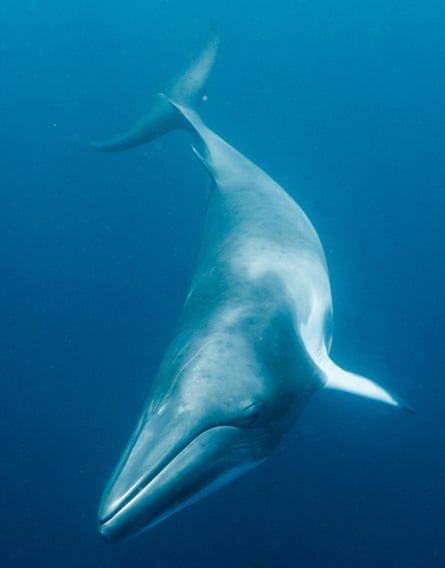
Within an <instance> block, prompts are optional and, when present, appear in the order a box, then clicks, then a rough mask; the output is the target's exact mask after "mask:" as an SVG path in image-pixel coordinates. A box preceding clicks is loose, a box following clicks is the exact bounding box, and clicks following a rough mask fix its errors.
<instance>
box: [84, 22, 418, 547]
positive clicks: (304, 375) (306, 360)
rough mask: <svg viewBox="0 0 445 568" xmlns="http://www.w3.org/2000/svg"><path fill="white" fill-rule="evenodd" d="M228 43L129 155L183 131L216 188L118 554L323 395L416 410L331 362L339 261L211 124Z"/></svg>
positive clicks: (130, 458)
mask: <svg viewBox="0 0 445 568" xmlns="http://www.w3.org/2000/svg"><path fill="white" fill-rule="evenodd" d="M219 46H220V36H219V32H218V29H217V26H216V25H215V24H212V26H211V29H210V33H209V36H208V38H207V41H206V42H205V45H204V46H203V48H202V49H201V51H200V53H199V54H198V55H197V56H196V57H195V59H193V61H192V62H191V63H190V65H189V66H188V67H187V68H186V69H185V71H183V72H182V73H180V74H179V75H178V76H177V77H176V78H175V79H174V80H173V81H172V82H171V83H170V85H169V86H168V87H167V89H166V90H165V91H164V92H162V93H159V94H157V95H156V96H155V97H154V99H153V101H152V104H151V106H150V107H149V110H148V112H147V113H146V114H145V115H144V116H143V117H142V119H141V120H140V121H139V122H138V123H137V124H136V125H135V126H134V127H133V128H131V129H130V130H128V131H127V132H125V133H123V134H122V135H119V136H117V137H115V138H112V139H111V140H107V141H105V142H95V143H92V144H91V145H92V146H93V147H94V148H96V149H97V150H102V151H118V150H126V149H128V148H132V147H135V146H138V145H140V144H145V143H147V142H150V141H152V140H155V139H156V138H158V137H159V136H161V135H163V134H166V133H167V132H169V131H171V130H173V129H176V128H182V129H185V130H186V131H188V132H189V133H190V135H191V137H192V143H193V146H192V149H193V151H194V153H195V154H196V156H197V157H198V159H199V161H200V162H201V164H202V165H203V167H204V169H205V170H206V172H207V173H208V175H209V176H210V178H211V181H212V190H211V195H210V197H209V202H208V207H207V212H206V219H205V226H204V233H203V238H202V246H201V251H200V255H199V259H198V263H197V267H196V272H195V274H194V276H193V279H192V282H191V286H190V290H189V292H188V296H187V299H186V302H185V305H184V308H183V311H182V315H181V317H180V321H179V323H178V326H177V329H176V331H175V333H174V335H173V339H172V341H171V343H170V345H169V347H168V348H167V351H166V354H165V357H164V359H163V361H162V363H161V365H160V368H159V371H158V373H157V375H156V377H155V378H154V380H153V382H152V384H151V387H150V391H149V394H148V398H147V401H146V403H145V406H144V407H143V410H142V414H141V416H140V418H139V422H138V423H137V426H136V428H135V430H134V432H133V434H132V436H131V438H130V440H129V442H128V445H127V447H126V449H125V450H124V452H123V454H122V457H121V458H120V461H119V462H118V464H117V466H116V468H115V470H114V473H113V474H112V475H111V478H110V480H109V481H108V484H107V486H106V488H105V491H104V493H103V497H102V501H101V503H100V507H99V531H100V533H101V534H102V536H103V537H104V538H105V539H106V540H109V541H118V540H121V539H123V538H126V537H129V536H131V535H135V534H137V533H139V532H141V531H143V530H145V529H148V528H150V527H153V526H154V525H156V524H157V523H159V522H160V521H162V520H164V519H165V518H167V517H168V516H170V515H172V514H173V513H175V512H176V511H178V510H179V509H181V508H183V507H184V506H186V505H188V504H190V503H192V502H194V501H196V500H198V499H200V498H202V497H203V496H205V495H206V494H208V493H209V492H210V491H213V490H215V489H217V488H219V487H221V486H222V485H224V484H226V483H228V482H229V481H231V480H233V479H234V478H236V477H237V476H239V475H241V474H243V473H244V472H246V471H248V470H249V469H251V468H253V467H254V466H256V465H258V464H260V463H261V462H262V461H264V460H265V459H266V458H267V456H268V455H269V454H270V452H271V451H272V450H273V448H275V447H276V446H277V444H278V443H279V442H280V440H281V438H282V436H283V435H284V434H285V433H286V432H287V431H288V430H289V429H290V428H291V427H292V425H293V424H294V423H295V421H296V420H297V418H298V416H299V414H300V413H301V411H302V409H303V407H304V406H305V404H306V403H307V402H308V400H309V399H310V397H311V396H312V395H313V394H314V393H315V392H316V391H317V390H319V389H322V388H325V389H326V388H327V389H338V390H341V391H347V392H350V393H354V394H356V395H360V396H363V397H368V398H370V399H374V400H378V401H381V402H384V403H387V404H389V405H392V406H395V407H401V408H405V409H406V410H409V408H408V407H407V406H406V405H405V404H403V403H402V402H401V401H400V400H399V399H398V398H396V397H395V396H394V395H392V394H390V393H389V392H388V391H387V390H386V389H384V388H383V387H381V386H379V385H378V384H376V383H375V382H374V381H372V380H370V379H368V378H365V377H361V376H358V375H356V374H354V373H352V372H348V371H345V370H343V369H341V368H340V367H339V366H338V365H336V364H335V363H334V362H333V361H332V359H331V358H330V357H329V351H330V347H331V342H332V301H331V290H330V284H329V277H328V270H327V266H326V259H325V255H324V252H323V248H322V245H321V243H320V239H319V238H318V236H317V233H316V231H315V229H314V227H313V226H312V224H311V222H310V221H309V219H308V217H307V216H306V215H305V213H304V212H303V211H302V209H301V208H300V207H299V206H298V205H297V203H296V202H295V201H294V200H293V199H292V198H291V197H290V195H289V194H288V193H286V191H285V190H284V189H283V188H282V187H280V186H279V185H278V184H277V183H276V182H275V181H274V180H273V179H271V178H270V177H269V176H268V175H267V174H266V173H265V172H264V171H263V170H262V169H260V168H259V167H258V166H257V165H255V164H254V163H253V162H251V161H250V160H249V159H247V158H246V157H245V156H243V155H242V154H241V153H240V152H238V151H237V150H236V149H235V148H233V147H232V146H231V145H230V144H228V143H227V142H226V141H225V140H223V139H222V138H220V137H219V136H218V135H217V134H215V133H214V132H213V131H212V130H211V129H210V128H208V127H207V126H206V125H205V124H204V122H203V120H202V118H201V116H200V114H199V113H198V108H199V103H200V101H201V100H202V99H203V98H204V97H205V88H206V85H207V82H208V78H209V74H210V72H211V70H212V68H213V67H214V64H215V61H216V59H217V56H218V51H219Z"/></svg>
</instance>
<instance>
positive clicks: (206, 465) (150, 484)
mask: <svg viewBox="0 0 445 568" xmlns="http://www.w3.org/2000/svg"><path fill="white" fill-rule="evenodd" d="M238 430H239V428H238V427H237V426H229V425H218V426H212V427H210V428H207V429H205V430H203V431H202V432H200V433H199V434H198V435H196V436H195V437H194V438H192V439H191V440H188V441H186V442H185V443H183V444H181V445H180V446H179V447H177V449H176V450H175V451H173V452H172V453H170V454H169V455H168V456H166V457H165V459H164V460H162V461H161V462H160V463H159V464H158V465H157V467H156V468H154V469H151V471H149V472H148V473H147V474H145V475H141V476H140V477H139V479H138V481H137V482H136V483H132V484H131V487H130V488H129V489H128V490H127V491H125V492H123V494H122V495H121V497H118V498H117V499H116V498H113V499H110V497H111V496H112V493H113V487H114V485H115V483H116V482H117V481H119V482H120V483H121V480H122V479H123V478H124V477H125V475H126V466H127V463H128V462H124V464H123V466H122V467H121V468H119V471H118V474H117V476H116V477H115V479H114V480H113V482H112V483H111V487H110V491H107V492H106V494H105V495H104V498H103V503H102V504H101V507H100V513H99V519H98V524H99V531H100V533H101V535H102V536H103V537H104V538H105V539H106V540H109V541H115V540H121V539H122V538H125V537H126V536H130V535H131V534H134V533H137V532H141V531H142V530H144V529H146V528H149V527H152V526H154V525H155V524H157V523H158V522H160V521H161V520H163V519H164V518H166V517H168V516H170V515H171V514H172V513H173V512H175V511H176V510H178V509H180V508H182V507H183V506H185V505H186V504H188V503H189V502H191V501H194V500H197V499H198V498H199V496H198V497H196V495H197V494H198V493H199V494H200V493H201V492H202V491H203V490H205V489H206V487H207V486H208V485H210V484H212V483H213V482H214V481H215V479H216V478H217V477H218V476H219V472H218V471H217V469H218V468H217V466H216V464H217V462H218V461H219V459H220V456H221V455H223V453H224V449H225V450H227V442H228V441H229V439H232V437H233V434H234V433H235V432H236V431H238ZM221 450H222V451H221ZM130 455H131V451H130V452H129V454H128V456H130Z"/></svg>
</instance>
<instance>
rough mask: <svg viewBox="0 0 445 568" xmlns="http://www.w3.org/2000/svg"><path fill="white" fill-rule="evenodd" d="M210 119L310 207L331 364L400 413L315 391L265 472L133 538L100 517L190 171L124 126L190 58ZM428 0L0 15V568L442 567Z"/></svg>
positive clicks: (154, 5) (177, 272)
mask: <svg viewBox="0 0 445 568" xmlns="http://www.w3.org/2000/svg"><path fill="white" fill-rule="evenodd" d="M212 16H214V17H216V18H217V20H218V22H219V24H220V27H221V33H222V39H223V44H222V50H221V55H220V59H219V61H218V64H217V66H216V69H215V71H214V74H213V76H212V78H211V80H210V85H209V89H208V101H207V102H205V103H204V105H203V107H202V112H203V116H204V117H205V119H206V121H207V122H208V124H209V125H210V126H211V127H212V128H214V129H215V130H216V131H217V132H218V133H219V134H221V135H222V136H223V137H225V138H226V139H227V140H228V141H229V142H230V143H232V144H234V145H235V146H236V147H237V148H238V149H239V150H240V151H241V152H243V153H244V154H245V155H246V156H248V157H249V158H251V159H253V161H255V162H256V163H257V164H258V165H259V166H261V167H262V168H263V169H265V171H267V172H268V173H269V174H271V175H272V177H274V178H275V179H276V180H277V181H278V182H279V183H280V184H281V185H283V187H285V188H286V189H287V190H288V191H289V193H290V194H291V195H292V196H293V197H294V198H295V199H296V200H297V201H298V203H299V204H300V205H301V206H302V207H303V208H304V210H305V211H306V213H307V214H308V215H309V217H310V219H311V220H312V222H313V223H314V225H315V227H316V229H317V231H318V233H319V235H320V237H321V239H322V242H323V244H324V247H325V251H326V255H327V258H328V263H329V269H330V275H331V281H332V288H333V298H334V311H335V333H334V344H333V355H334V358H335V359H336V361H337V362H338V363H339V364H341V365H343V366H345V367H346V368H348V369H352V370H354V371H356V372H359V373H362V374H365V375H368V376H370V377H372V378H374V379H375V380H377V381H378V382H380V383H381V384H382V385H384V386H385V387H387V388H388V389H390V390H391V391H393V392H395V393H397V394H398V395H399V396H401V397H402V398H404V399H405V400H407V401H408V402H409V404H410V405H411V406H413V407H414V408H415V410H416V412H417V415H416V416H411V415H409V414H407V413H403V412H399V411H397V410H394V409H393V408H389V407H385V406H384V405H380V404H378V403H375V402H372V401H368V400H363V399H359V398H357V397H353V396H351V395H346V394H341V393H337V392H334V391H331V392H321V393H318V394H317V395H315V396H314V397H313V399H312V401H311V402H310V403H309V405H308V407H307V409H306V410H305V412H304V413H303V416H302V418H301V420H300V421H299V423H298V425H297V426H296V427H295V428H294V430H293V431H292V432H291V434H290V435H289V436H287V438H286V439H285V441H284V443H283V444H282V445H281V447H280V449H279V450H278V451H276V452H275V453H274V454H273V455H272V456H271V458H270V459H269V460H268V461H267V462H266V463H265V464H264V465H262V466H261V467H259V468H257V469H255V470H253V471H252V472H251V473H249V474H248V475H245V476H244V477H241V478H239V479H238V480H237V481H236V482H234V483H233V484H231V485H229V486H227V487H225V488H224V489H222V490H221V491H219V492H217V493H215V494H213V495H211V496H209V497H207V498H206V499H204V500H202V501H200V502H198V503H196V504H194V505H193V506H190V507H189V508H187V509H185V510H183V511H181V512H180V513H178V514H176V515H175V516H173V517H171V518H170V519H169V520H167V521H165V522H164V523H162V524H160V525H158V526H157V527H155V528H154V529H152V530H151V531H149V532H147V533H144V534H143V535H141V536H139V537H137V538H136V539H134V540H130V541H128V542H124V543H121V544H117V545H110V544H108V543H105V542H104V541H102V539H101V538H100V536H99V534H98V532H97V527H96V522H97V521H96V514H97V507H98V503H99V499H100V496H101V493H102V490H103V488H104V484H105V482H106V480H107V478H108V475H109V474H110V472H111V470H112V468H113V467H114V465H115V463H116V461H117V459H118V457H119V455H120V452H121V451H122V449H123V447H124V445H125V443H126V441H127V439H128V436H129V434H130V433H131V431H132V429H133V427H134V425H135V423H136V420H137V418H138V415H139V412H140V410H141V407H142V404H143V401H144V399H145V396H146V394H147V391H148V385H149V383H150V380H151V378H152V377H153V375H154V374H155V372H156V370H157V367H158V365H159V363H160V360H161V358H162V355H163V352H164V350H165V348H166V346H167V344H168V342H169V339H170V338H171V335H172V332H173V329H174V326H175V322H176V321H177V318H178V315H179V313H180V310H181V306H182V304H183V302H184V299H185V295H186V293H187V288H188V285H189V282H190V278H191V275H192V274H193V269H194V265H195V260H196V255H197V251H198V248H199V239H200V235H201V229H202V224H203V219H204V214H205V207H206V185H207V180H206V174H205V173H204V172H203V171H202V168H201V167H200V165H199V164H198V163H197V161H196V159H195V158H194V157H193V155H192V153H191V152H190V151H189V149H188V147H189V145H190V141H189V139H188V138H187V137H186V135H184V134H183V133H173V134H170V135H169V136H167V137H165V138H162V139H160V140H158V141H157V142H156V143H154V144H151V145H148V146H145V147H141V148H137V149H135V150H132V151H129V152H126V153H121V154H111V155H110V154H100V153H97V152H94V151H93V150H91V149H90V148H89V146H88V141H89V140H91V139H100V138H104V137H107V136H108V135H111V134H114V133H116V132H120V131H121V130H122V129H123V128H125V127H126V126H127V125H128V124H129V123H130V122H131V121H132V119H133V118H134V117H136V116H138V115H139V113H140V110H141V109H142V108H144V106H145V104H146V102H147V100H148V96H149V95H151V94H152V93H154V92H155V91H157V90H159V89H161V88H162V87H163V85H165V82H166V80H167V79H168V78H169V77H170V76H171V75H172V73H173V74H174V73H175V72H176V71H177V70H179V69H181V67H182V66H183V65H184V64H185V63H187V62H188V59H189V54H194V53H195V52H196V50H197V49H198V48H199V47H200V46H201V44H202V41H203V39H204V38H205V36H206V32H207V29H208V26H209V20H210V18H211V17H212ZM444 26H445V3H444V2H443V1H442V0H427V1H423V2H421V1H420V0H417V1H414V0H403V1H402V0H373V1H371V0H364V1H362V2H355V1H353V0H343V1H339V0H337V1H334V0H274V1H273V2H269V1H266V0H212V1H207V2H205V1H204V0H199V1H192V0H190V1H188V2H185V1H180V0H163V1H161V0H150V1H149V0H145V1H143V0H127V1H126V2H117V1H116V0H114V1H113V0H111V1H110V0H108V1H104V0H97V1H94V2H93V1H91V0H76V1H74V0H65V1H62V0H46V1H45V2H39V1H38V0H22V1H21V2H16V1H14V0H3V1H2V2H1V4H0V70H1V79H0V119H1V120H0V125H1V137H0V150H1V151H0V166H1V172H0V176H1V177H0V247H1V256H0V271H1V280H0V281H1V288H0V291H1V293H0V384H1V391H0V449H1V465H0V487H1V499H0V565H1V566H5V567H6V566H7V567H14V568H15V567H22V566H37V567H45V568H52V567H61V566H63V567H70V568H71V567H78V566H83V567H87V568H89V567H107V568H112V567H120V566H125V567H131V568H133V567H134V568H138V567H144V566H150V567H152V568H155V567H163V568H164V567H166V568H170V567H176V566H178V567H197V568H202V567H216V568H219V567H227V566H233V567H243V568H244V567H263V566H264V567H266V566H267V567H268V566H282V567H301V568H318V567H323V568H331V567H333V568H337V567H341V568H345V567H354V568H356V567H361V568H367V567H372V568H375V567H377V566H378V567H403V568H420V567H425V566H427V567H429V568H436V567H443V566H445V420H444V402H445V396H444V395H445V389H444V370H443V369H444V363H445V351H444V349H443V333H444V321H445V309H444V305H445V302H444V271H445V253H444V244H445V230H444V224H445V150H444V148H445V107H444V101H445V33H444V29H445V28H444Z"/></svg>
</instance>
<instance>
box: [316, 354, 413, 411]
mask: <svg viewBox="0 0 445 568" xmlns="http://www.w3.org/2000/svg"><path fill="white" fill-rule="evenodd" d="M322 368H323V371H324V375H325V380H326V383H325V385H324V386H325V388H328V389H333V390H340V391H344V392H349V393H351V394H356V395H358V396H363V397H365V398H371V399H373V400H378V401H380V402H384V403H386V404H389V405H391V406H396V407H397V408H401V409H402V410H406V411H407V412H410V413H411V414H415V412H414V410H413V409H412V408H411V407H410V406H408V405H407V404H406V403H404V402H403V401H401V400H400V399H399V398H397V397H395V396H394V395H392V394H391V393H389V392H388V391H387V390H385V389H384V388H382V387H381V386H379V385H378V384H377V383H375V382H374V381H371V380H370V379H367V378H366V377H361V376H360V375H356V374H355V373H350V372H349V371H345V370H343V369H342V368H341V367H339V366H338V365H336V364H335V363H334V362H333V361H332V360H331V359H327V360H326V361H324V362H323V366H322Z"/></svg>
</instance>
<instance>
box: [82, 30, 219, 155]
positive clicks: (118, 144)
mask: <svg viewBox="0 0 445 568" xmlns="http://www.w3.org/2000/svg"><path fill="white" fill-rule="evenodd" d="M219 46H220V35H219V30H218V26H217V24H216V22H215V21H213V20H212V22H211V26H210V30H209V33H208V36H207V40H206V42H205V44H204V46H203V47H202V49H201V51H200V52H199V53H198V55H197V56H196V57H195V58H194V59H193V60H192V61H191V63H190V64H189V65H188V67H187V68H186V69H185V70H184V71H182V73H179V74H178V75H177V76H176V77H175V78H174V79H173V80H172V81H171V82H170V84H169V85H168V86H167V88H166V90H165V93H158V94H157V95H155V97H154V98H153V100H152V103H151V105H150V106H149V109H148V112H147V113H145V114H144V115H143V116H142V117H141V118H140V120H139V121H138V122H137V123H136V124H134V126H132V127H131V128H130V129H128V130H127V131H125V132H124V133H122V134H119V135H118V136H115V137H113V138H110V139H108V140H104V141H100V142H90V146H91V147H92V148H95V149H96V150H100V151H102V152H117V151H120V150H128V149H129V148H134V147H136V146H140V145H142V144H147V143H148V142H151V141H152V140H155V139H156V138H159V137H160V136H162V135H163V134H166V133H167V132H170V131H171V130H175V129H177V128H183V127H186V126H187V125H186V124H185V123H184V119H183V116H182V114H181V113H180V112H178V111H177V109H176V108H175V106H174V105H172V104H171V102H170V101H172V102H174V103H177V104H178V105H181V106H182V107H186V108H191V109H194V108H196V107H197V106H198V105H199V103H200V102H201V100H202V99H203V97H204V94H205V89H206V87H207V82H208V78H209V76H210V73H211V71H212V69H213V67H214V66H215V62H216V59H217V57H218V52H219Z"/></svg>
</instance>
